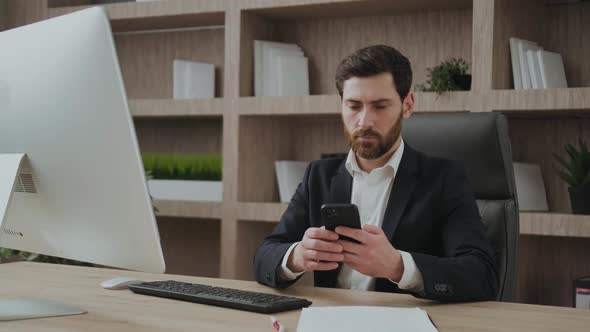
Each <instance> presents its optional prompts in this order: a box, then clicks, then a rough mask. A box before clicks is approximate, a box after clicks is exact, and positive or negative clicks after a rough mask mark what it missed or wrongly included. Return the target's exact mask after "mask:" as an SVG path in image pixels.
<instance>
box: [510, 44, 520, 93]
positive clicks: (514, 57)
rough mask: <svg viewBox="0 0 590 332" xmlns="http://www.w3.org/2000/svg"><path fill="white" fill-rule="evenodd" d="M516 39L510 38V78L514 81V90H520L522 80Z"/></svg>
mask: <svg viewBox="0 0 590 332" xmlns="http://www.w3.org/2000/svg"><path fill="white" fill-rule="evenodd" d="M518 41H519V39H518V38H514V37H512V38H510V39H509V42H510V60H511V63H512V78H513V80H514V88H515V89H517V90H520V89H522V79H521V74H520V56H519V55H518Z"/></svg>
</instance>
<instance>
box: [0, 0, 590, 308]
mask: <svg viewBox="0 0 590 332" xmlns="http://www.w3.org/2000/svg"><path fill="white" fill-rule="evenodd" d="M88 3H89V2H88V1H86V0H29V1H26V4H25V2H24V1H20V0H7V1H5V2H4V4H5V6H6V8H4V9H5V12H6V13H7V19H6V22H5V25H6V26H7V27H12V26H18V25H22V24H26V23H30V22H34V21H38V20H42V19H46V18H50V17H55V16H59V15H62V14H66V13H71V12H75V11H77V10H80V9H83V8H85V6H84V5H87V4H88ZM105 8H106V10H107V12H108V13H109V17H110V19H111V23H112V26H113V31H114V34H115V42H116V45H117V49H118V54H119V62H120V65H121V69H122V73H123V76H124V80H125V87H126V89H127V93H128V96H129V99H130V101H129V105H130V109H131V112H132V115H133V117H134V121H135V124H136V131H137V135H138V141H139V143H140V147H141V149H142V151H150V152H185V153H186V152H188V153H220V154H222V155H223V165H224V166H223V183H224V197H223V201H222V202H220V203H209V202H171V201H157V202H156V206H158V208H159V209H160V212H159V216H158V220H159V224H160V230H161V232H162V243H163V247H164V249H165V254H166V259H167V263H168V266H170V267H171V270H170V271H173V272H180V273H188V274H197V275H208V276H221V277H224V278H240V279H252V278H253V276H252V266H251V265H252V264H251V262H252V255H253V254H254V251H255V249H256V247H257V245H258V243H259V241H260V240H261V239H262V238H263V237H264V236H266V235H267V234H268V233H269V232H271V231H272V229H273V227H274V226H275V224H276V222H277V221H278V220H279V219H280V216H281V214H282V213H283V211H284V210H285V209H286V208H287V205H286V204H284V203H279V198H278V191H277V184H276V179H275V173H274V164H273V163H274V161H275V160H280V159H292V160H304V161H309V160H313V159H318V158H319V157H320V154H321V153H323V152H345V151H347V146H346V142H345V140H344V138H343V135H342V125H341V122H340V121H341V120H340V115H339V113H340V100H339V97H338V95H337V92H336V88H335V86H334V82H333V74H334V70H335V68H336V66H337V64H338V62H339V61H340V60H341V59H342V58H343V57H344V56H346V55H348V54H349V53H351V52H352V51H354V50H355V49H357V48H359V47H362V46H366V45H370V44H377V43H384V44H390V45H394V46H396V47H397V48H398V49H400V51H402V52H403V53H404V54H406V55H407V56H408V57H409V59H410V60H411V62H412V67H413V70H414V83H421V82H423V81H424V80H425V79H426V74H427V71H426V69H427V68H428V67H432V66H434V65H436V64H438V63H440V62H441V61H443V60H446V59H448V58H451V57H462V58H464V59H467V60H468V62H470V63H471V67H472V74H473V83H472V89H471V91H463V92H453V93H446V94H443V95H440V96H439V95H436V94H433V93H418V94H416V111H418V112H504V113H506V114H507V115H508V119H509V126H510V137H511V141H512V147H513V157H514V160H515V161H523V162H534V163H538V164H540V165H541V167H542V171H543V175H544V181H545V186H546V188H547V195H548V202H549V208H550V211H551V212H550V213H528V212H523V213H521V248H520V257H519V261H520V264H519V284H518V291H517V298H516V300H517V301H519V302H526V303H538V304H553V305H564V306H570V305H571V280H573V278H575V277H579V276H581V275H589V274H590V263H589V261H588V259H587V257H585V254H582V253H581V252H585V253H587V252H588V249H589V248H590V239H589V237H590V217H585V216H574V215H571V214H570V213H571V211H570V208H569V198H568V194H567V188H566V186H565V185H564V183H563V182H562V181H561V180H560V179H559V178H558V177H557V176H556V174H555V172H554V171H553V160H552V153H553V152H560V151H561V150H562V146H563V144H564V143H566V142H574V141H575V140H577V138H578V137H582V138H585V139H586V140H587V141H590V122H589V121H590V117H588V114H589V112H590V79H589V76H588V75H587V74H586V73H588V72H590V61H589V60H588V59H590V44H589V43H587V42H586V41H585V40H583V38H585V37H584V36H587V35H588V33H590V23H589V22H590V21H589V20H587V19H585V18H587V17H588V16H590V3H587V2H586V3H575V4H569V5H561V6H551V7H546V6H545V5H544V4H543V1H538V0H517V1H516V0H399V1H390V0H371V1H361V0H313V1H312V0H240V1H235V0H166V1H155V2H138V3H134V2H129V3H118V4H110V5H106V6H105ZM0 12H1V10H0ZM540 23H543V24H540ZM0 26H1V23H0ZM539 27H541V28H539ZM512 36H514V37H521V38H527V39H531V40H535V41H537V42H539V43H540V44H541V45H542V46H544V47H545V48H546V49H548V50H555V51H558V52H561V53H562V54H563V55H564V62H565V67H566V75H567V77H568V81H569V84H570V86H571V87H572V88H568V89H550V90H511V83H510V82H511V80H512V79H511V76H510V75H511V68H510V52H509V47H508V38H509V37H512ZM256 39H263V40H272V41H279V42H289V43H297V44H298V45H299V46H300V47H302V49H303V51H304V53H305V55H306V56H307V57H308V58H309V70H310V72H309V74H310V90H311V95H310V96H306V97H253V82H254V80H253V55H254V51H253V41H254V40H256ZM174 58H184V59H188V60H195V61H203V62H209V63H214V64H215V65H216V68H217V72H216V82H217V83H216V84H217V86H216V94H215V96H216V98H214V99H210V100H209V99H202V100H182V101H179V100H172V99H171V98H172V60H173V59H174ZM209 251H210V252H211V254H210V255H209ZM187 267H188V268H187ZM556 270H559V271H560V272H559V273H557V272H555V271H556ZM547 285H550V287H547Z"/></svg>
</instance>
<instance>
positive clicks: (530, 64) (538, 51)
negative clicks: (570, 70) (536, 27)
mask: <svg viewBox="0 0 590 332" xmlns="http://www.w3.org/2000/svg"><path fill="white" fill-rule="evenodd" d="M509 43H510V59H511V64H512V77H513V80H514V88H515V89H549V88H566V87H567V81H566V77H565V68H564V65H563V59H562V57H561V54H559V53H555V52H549V51H546V50H544V49H543V47H541V46H539V45H538V44H537V43H536V42H533V41H529V40H524V39H520V38H515V37H511V38H510V39H509Z"/></svg>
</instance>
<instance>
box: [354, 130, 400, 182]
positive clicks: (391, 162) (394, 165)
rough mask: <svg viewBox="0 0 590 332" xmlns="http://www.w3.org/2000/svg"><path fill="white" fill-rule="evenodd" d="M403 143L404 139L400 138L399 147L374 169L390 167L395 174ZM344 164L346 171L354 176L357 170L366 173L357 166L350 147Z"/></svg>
mask: <svg viewBox="0 0 590 332" xmlns="http://www.w3.org/2000/svg"><path fill="white" fill-rule="evenodd" d="M404 145H405V144H404V140H403V138H402V139H401V143H400V145H399V147H398V148H397V150H395V152H394V153H393V155H392V156H391V158H389V160H388V161H387V162H386V163H385V165H383V167H379V168H376V169H375V170H378V169H383V168H391V169H392V170H393V172H394V174H395V173H396V172H397V170H398V168H399V164H400V163H401V160H402V156H403V154H404ZM344 165H345V167H346V170H348V173H350V175H351V176H354V173H355V172H358V173H361V174H363V173H364V174H367V173H366V172H365V171H363V170H362V169H361V168H360V167H359V165H358V163H357V160H356V155H355V153H354V151H352V149H350V150H349V151H348V156H347V157H346V163H345V164H344Z"/></svg>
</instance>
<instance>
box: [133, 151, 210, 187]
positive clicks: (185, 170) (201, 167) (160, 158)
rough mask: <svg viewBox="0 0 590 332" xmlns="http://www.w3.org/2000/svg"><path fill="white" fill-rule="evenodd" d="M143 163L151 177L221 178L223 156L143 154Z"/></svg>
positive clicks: (182, 178) (167, 178) (176, 178)
mask: <svg viewBox="0 0 590 332" xmlns="http://www.w3.org/2000/svg"><path fill="white" fill-rule="evenodd" d="M143 165H144V168H145V170H146V173H147V174H148V176H149V177H150V178H151V179H162V180H202V181H220V180H221V157H220V156H216V155H193V156H186V155H162V154H145V155H143Z"/></svg>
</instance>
